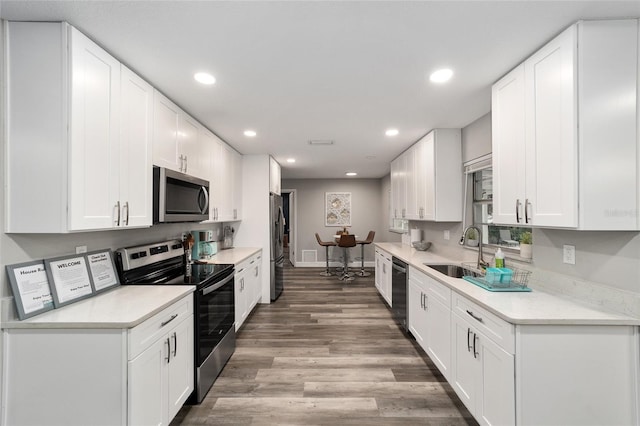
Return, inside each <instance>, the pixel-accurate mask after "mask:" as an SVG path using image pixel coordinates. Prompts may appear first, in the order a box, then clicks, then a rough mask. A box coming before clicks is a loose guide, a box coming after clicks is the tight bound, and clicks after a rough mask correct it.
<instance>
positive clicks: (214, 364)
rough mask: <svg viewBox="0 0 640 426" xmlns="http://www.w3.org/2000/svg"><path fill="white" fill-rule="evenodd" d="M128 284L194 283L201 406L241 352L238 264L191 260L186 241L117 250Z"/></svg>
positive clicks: (123, 279) (197, 382)
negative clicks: (238, 341) (237, 348)
mask: <svg viewBox="0 0 640 426" xmlns="http://www.w3.org/2000/svg"><path fill="white" fill-rule="evenodd" d="M116 265H117V268H118V273H119V274H120V282H121V283H122V284H137V285H139V284H151V285H163V284H171V285H180V284H184V285H194V286H196V291H195V292H194V310H195V312H194V330H195V335H194V342H195V350H194V354H195V363H194V365H195V371H194V377H195V390H194V392H193V394H192V395H191V397H190V398H189V402H190V403H195V404H199V403H200V402H202V400H203V399H204V397H205V395H206V394H207V392H208V391H209V389H210V388H211V386H212V385H213V382H214V381H215V380H216V378H217V377H218V375H219V374H220V371H222V368H223V367H224V366H225V364H226V363H227V361H228V360H229V358H230V357H231V355H232V354H233V352H234V350H235V346H236V344H235V342H236V336H235V326H234V322H235V306H234V303H235V302H234V280H233V277H234V272H235V271H234V265H232V264H224V265H213V264H197V263H196V264H186V263H185V256H184V250H183V248H182V242H181V241H179V240H171V241H164V242H160V243H155V244H147V245H142V246H136V247H127V248H122V249H119V250H116Z"/></svg>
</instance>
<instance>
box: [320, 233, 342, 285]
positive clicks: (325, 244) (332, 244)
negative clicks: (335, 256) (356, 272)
mask: <svg viewBox="0 0 640 426" xmlns="http://www.w3.org/2000/svg"><path fill="white" fill-rule="evenodd" d="M316 240H318V244H320V246H322V247H324V248H325V253H326V264H327V267H326V269H325V270H324V271H323V272H320V275H322V276H323V277H330V276H331V275H333V274H332V273H331V271H330V270H329V247H335V246H336V245H337V243H335V242H333V241H322V240H321V239H320V235H318V233H317V232H316Z"/></svg>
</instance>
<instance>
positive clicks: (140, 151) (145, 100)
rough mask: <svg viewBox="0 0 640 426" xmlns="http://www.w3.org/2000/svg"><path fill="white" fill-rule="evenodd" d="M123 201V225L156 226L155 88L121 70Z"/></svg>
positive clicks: (121, 176)
mask: <svg viewBox="0 0 640 426" xmlns="http://www.w3.org/2000/svg"><path fill="white" fill-rule="evenodd" d="M120 82H121V85H120V89H121V96H120V100H121V108H120V115H121V117H122V118H121V130H120V156H119V159H120V200H122V201H121V202H122V203H123V205H122V210H123V217H122V218H121V223H122V225H123V226H130V227H133V226H136V227H142V226H151V224H152V223H153V211H152V206H153V204H152V203H153V199H152V193H151V190H152V188H153V169H152V158H151V157H152V147H151V136H152V131H153V130H152V129H153V87H151V85H150V84H148V83H147V82H146V81H144V80H143V79H141V78H140V77H139V76H137V75H136V74H135V73H133V72H132V71H130V70H129V69H128V68H126V67H125V66H124V65H123V66H122V67H121V79H120Z"/></svg>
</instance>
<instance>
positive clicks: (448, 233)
mask: <svg viewBox="0 0 640 426" xmlns="http://www.w3.org/2000/svg"><path fill="white" fill-rule="evenodd" d="M449 238H451V234H450V232H449V231H444V239H445V240H448V239H449Z"/></svg>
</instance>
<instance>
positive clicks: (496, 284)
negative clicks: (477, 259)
mask: <svg viewBox="0 0 640 426" xmlns="http://www.w3.org/2000/svg"><path fill="white" fill-rule="evenodd" d="M462 269H463V277H462V278H463V279H464V280H466V281H468V282H470V283H472V284H475V285H477V286H478V287H482V288H484V289H485V290H489V291H525V292H526V291H531V289H530V288H529V287H527V283H528V282H529V276H530V275H531V271H526V270H524V269H518V268H487V269H486V270H485V269H478V268H477V267H476V263H469V262H463V263H462Z"/></svg>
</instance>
